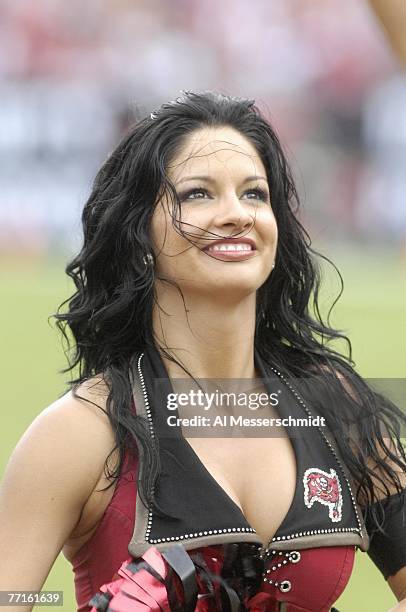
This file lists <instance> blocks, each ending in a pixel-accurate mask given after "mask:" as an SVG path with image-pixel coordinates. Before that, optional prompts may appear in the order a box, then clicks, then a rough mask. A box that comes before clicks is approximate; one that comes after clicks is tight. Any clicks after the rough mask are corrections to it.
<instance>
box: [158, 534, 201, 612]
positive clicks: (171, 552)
mask: <svg viewBox="0 0 406 612" xmlns="http://www.w3.org/2000/svg"><path fill="white" fill-rule="evenodd" d="M161 554H162V556H163V558H164V559H165V561H166V562H167V563H168V565H169V566H170V567H171V568H172V569H173V571H174V572H175V573H176V574H177V575H178V576H179V578H180V580H181V581H182V585H183V590H184V593H185V601H184V606H183V610H184V611H185V612H194V610H195V607H196V601H197V593H198V589H197V582H196V569H195V566H194V563H193V561H192V559H191V558H190V557H189V555H188V554H187V552H186V551H185V549H184V548H183V546H182V545H181V544H174V545H173V546H171V547H170V548H168V549H167V550H164V551H162V553H161ZM168 586H169V585H167V589H168Z"/></svg>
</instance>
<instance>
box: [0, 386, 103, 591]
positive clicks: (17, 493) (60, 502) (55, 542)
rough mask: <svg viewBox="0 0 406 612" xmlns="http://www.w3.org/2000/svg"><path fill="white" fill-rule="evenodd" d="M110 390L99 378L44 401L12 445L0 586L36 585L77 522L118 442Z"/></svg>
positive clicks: (3, 493)
mask: <svg viewBox="0 0 406 612" xmlns="http://www.w3.org/2000/svg"><path fill="white" fill-rule="evenodd" d="M107 394H108V391H107V388H106V386H105V385H104V383H103V382H102V381H101V380H98V379H93V380H89V381H86V382H85V383H83V384H82V385H81V386H80V387H79V388H78V397H75V396H74V395H73V393H72V392H69V393H66V394H65V395H64V396H62V397H61V398H59V399H58V400H56V401H55V402H53V403H52V404H51V405H50V406H48V407H47V408H45V409H44V410H43V411H42V412H41V413H40V414H39V415H38V416H37V417H36V418H35V419H34V421H33V422H32V423H31V425H30V426H29V427H28V429H27V430H26V432H25V433H24V434H23V436H22V437H21V439H20V440H19V442H18V444H17V445H16V447H15V449H14V451H13V453H12V455H11V457H10V459H9V461H8V464H7V466H6V470H5V473H4V477H3V480H2V482H1V485H0V549H1V550H4V551H7V554H6V558H5V560H4V561H5V562H4V564H2V567H1V569H0V590H1V588H3V587H4V588H5V589H9V588H18V589H20V590H21V589H22V590H38V589H39V588H40V587H41V585H42V584H43V582H44V580H45V578H46V576H47V574H48V572H49V570H50V568H51V566H52V564H53V562H54V560H55V558H56V556H57V555H58V554H59V552H60V551H61V549H62V547H63V545H64V543H65V542H66V541H67V540H68V539H69V537H70V536H71V534H72V532H73V531H74V530H75V528H76V527H77V525H78V524H79V523H81V519H82V515H83V509H84V508H85V506H86V505H87V502H88V500H89V498H90V497H91V496H92V493H93V491H94V489H95V487H96V485H97V483H98V482H99V481H100V477H101V474H102V473H103V468H104V464H105V461H106V459H107V457H108V456H109V454H110V453H111V451H113V449H114V448H115V439H114V434H113V431H112V428H111V426H110V422H109V419H108V416H107V414H106V412H105V408H106V400H107ZM22 551H23V552H24V554H22ZM22 577H23V578H22Z"/></svg>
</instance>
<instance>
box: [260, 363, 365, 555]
mask: <svg viewBox="0 0 406 612" xmlns="http://www.w3.org/2000/svg"><path fill="white" fill-rule="evenodd" d="M269 367H270V369H271V370H272V371H273V372H274V373H275V374H276V375H277V376H278V377H279V378H280V379H281V380H282V382H283V383H284V384H285V385H286V386H287V387H288V389H289V390H290V391H291V392H292V394H293V395H294V396H295V398H296V399H297V401H298V402H299V404H300V405H301V406H302V407H303V408H304V410H305V411H306V413H307V414H308V416H310V417H312V418H314V415H313V413H312V412H311V411H310V410H309V408H308V407H307V406H306V404H305V402H304V401H303V399H302V397H301V396H300V395H299V393H298V392H297V391H296V389H294V388H293V387H292V385H291V384H290V382H289V381H288V380H286V378H285V376H284V375H283V374H282V373H281V372H279V370H277V369H276V368H273V367H272V366H269ZM317 429H318V431H319V433H320V435H321V437H322V439H323V440H324V442H325V443H326V444H327V446H328V448H329V449H330V451H331V452H332V454H333V456H334V458H335V460H336V461H337V464H338V466H339V468H340V470H341V474H342V476H343V478H344V480H345V482H346V484H347V489H348V492H349V494H350V498H351V502H352V505H353V508H354V513H355V517H356V519H357V525H358V527H334V528H332V529H313V530H311V531H305V532H298V533H293V534H290V535H287V536H276V537H273V538H272V540H271V541H270V542H269V543H268V545H267V546H266V547H264V550H265V551H268V549H269V547H270V546H271V544H272V542H275V541H280V540H289V539H294V538H298V537H301V536H302V535H314V534H318V533H336V532H350V531H353V532H357V533H359V534H360V535H362V524H361V521H360V518H359V515H358V510H357V506H356V503H355V499H354V495H353V492H352V489H351V485H350V483H349V480H348V478H347V475H346V473H345V471H344V468H343V465H342V463H341V461H340V459H339V458H338V456H337V453H336V451H335V448H334V447H333V445H332V444H331V442H330V440H329V439H328V438H327V436H326V435H325V433H324V432H323V430H322V429H321V427H320V426H319V425H317Z"/></svg>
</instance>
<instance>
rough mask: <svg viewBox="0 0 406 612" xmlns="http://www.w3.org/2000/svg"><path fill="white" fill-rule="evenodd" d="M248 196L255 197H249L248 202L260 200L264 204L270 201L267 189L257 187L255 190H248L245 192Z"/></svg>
mask: <svg viewBox="0 0 406 612" xmlns="http://www.w3.org/2000/svg"><path fill="white" fill-rule="evenodd" d="M247 194H254V196H255V198H251V197H249V198H248V200H253V199H258V200H263V201H264V202H268V201H269V195H268V192H267V191H265V189H261V188H260V187H255V189H248V190H247V191H246V192H245V195H247Z"/></svg>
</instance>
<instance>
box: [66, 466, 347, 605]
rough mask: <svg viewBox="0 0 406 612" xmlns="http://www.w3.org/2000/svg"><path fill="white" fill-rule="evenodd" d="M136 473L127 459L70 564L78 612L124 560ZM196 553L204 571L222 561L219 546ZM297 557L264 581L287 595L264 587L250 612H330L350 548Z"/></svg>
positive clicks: (316, 550) (340, 588)
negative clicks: (282, 611)
mask: <svg viewBox="0 0 406 612" xmlns="http://www.w3.org/2000/svg"><path fill="white" fill-rule="evenodd" d="M136 472H137V464H136V462H135V461H134V460H131V459H129V458H127V459H126V461H125V463H124V467H123V471H122V475H121V477H120V479H119V481H118V483H117V486H116V489H115V491H114V495H113V498H112V500H111V502H110V504H109V505H108V507H107V509H106V511H105V513H104V515H103V517H102V519H101V522H100V523H99V525H98V527H97V529H96V531H95V532H94V534H93V535H92V537H91V538H90V540H88V542H86V543H85V544H84V545H83V546H82V548H81V549H80V550H79V551H78V552H77V554H76V555H75V557H74V558H73V561H72V565H73V572H74V575H75V592H76V600H77V603H78V612H89V611H90V607H89V606H88V601H89V600H90V599H91V597H92V596H93V595H94V594H95V593H96V592H97V591H98V590H99V589H100V587H101V586H102V585H103V584H105V583H109V582H111V581H112V579H113V576H114V575H115V574H116V572H117V570H118V568H119V567H120V566H121V564H122V562H123V561H124V560H125V559H127V558H128V556H129V554H128V549H127V546H128V543H129V541H130V539H131V537H132V533H133V528H134V517H135V483H134V480H135V478H136ZM195 550H200V551H201V552H202V553H203V554H204V556H205V558H206V559H207V560H208V561H210V563H209V565H212V563H213V561H212V559H213V558H216V559H218V561H221V560H222V548H221V546H218V547H216V546H210V547H204V548H200V549H195ZM190 552H191V551H190ZM214 555H215V557H214ZM300 555H301V559H300V561H299V562H298V563H287V564H285V565H282V567H281V568H279V569H277V570H275V571H272V572H271V574H270V575H269V577H270V578H272V579H273V580H277V581H279V582H280V581H281V580H289V581H290V582H291V584H292V588H291V590H290V591H289V592H288V593H282V592H281V591H280V590H279V589H278V588H277V587H275V586H274V585H270V584H268V583H265V582H264V583H263V586H262V589H261V591H260V592H259V593H258V594H257V595H255V596H254V597H253V598H251V600H250V601H249V610H250V611H251V612H274V611H275V612H276V611H277V601H287V602H290V603H288V605H287V612H305V611H312V612H316V611H319V612H327V611H328V610H330V608H331V606H332V605H333V604H334V602H335V601H336V600H337V599H338V597H339V596H340V595H341V593H342V592H343V590H344V588H345V586H346V584H347V582H348V580H349V578H350V575H351V572H352V568H353V563H354V557H355V547H354V546H334V547H323V548H311V549H305V550H300ZM281 558H282V557H281ZM277 561H278V559H277ZM270 565H272V564H270ZM247 603H248V602H247Z"/></svg>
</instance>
